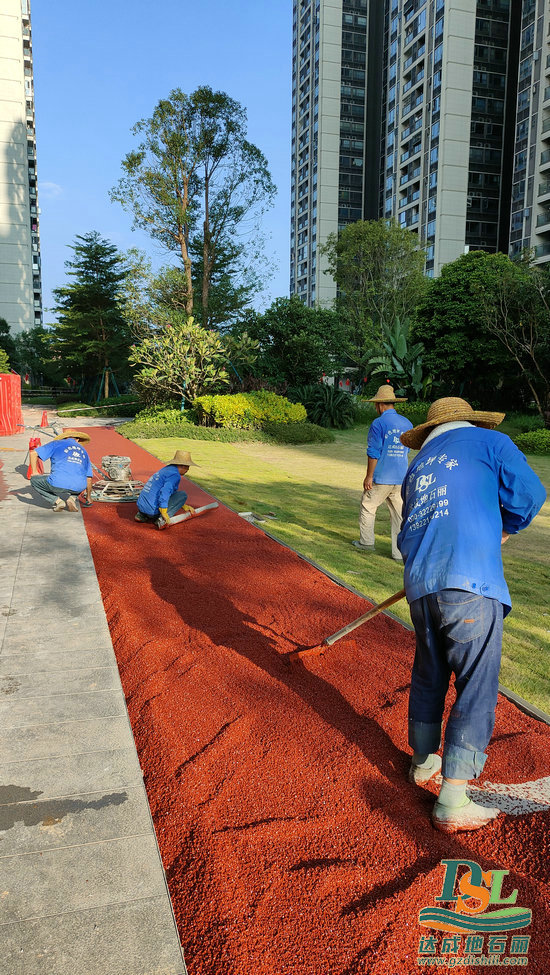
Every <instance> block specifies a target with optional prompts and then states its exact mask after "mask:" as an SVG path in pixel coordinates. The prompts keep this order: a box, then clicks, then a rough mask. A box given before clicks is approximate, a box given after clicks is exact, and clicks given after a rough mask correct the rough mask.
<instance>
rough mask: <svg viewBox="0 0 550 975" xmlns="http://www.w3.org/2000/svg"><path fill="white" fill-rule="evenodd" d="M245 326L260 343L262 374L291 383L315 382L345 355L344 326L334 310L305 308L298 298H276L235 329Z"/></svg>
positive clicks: (271, 379)
mask: <svg viewBox="0 0 550 975" xmlns="http://www.w3.org/2000/svg"><path fill="white" fill-rule="evenodd" d="M242 330H246V332H247V333H248V335H249V336H250V337H251V338H253V339H256V340H257V341H258V342H259V344H260V355H259V359H258V363H257V367H258V369H259V370H260V371H261V373H262V375H263V376H264V377H265V378H266V379H268V380H270V381H271V382H273V383H275V384H277V383H281V382H287V383H289V384H290V385H292V386H296V385H306V384H308V383H315V382H318V381H319V380H320V378H321V376H322V374H323V373H324V372H325V373H328V372H330V373H332V372H334V371H335V369H337V368H338V367H339V366H340V365H341V364H342V362H343V361H344V359H345V357H346V348H347V337H348V335H347V327H346V325H345V323H343V322H342V320H341V319H340V318H339V316H338V315H337V314H336V313H335V312H334V311H330V310H327V309H320V308H308V307H307V306H306V305H304V303H303V302H302V301H301V299H300V298H298V296H297V295H292V296H291V297H290V298H277V299H276V300H275V301H274V302H273V303H272V304H271V305H270V307H269V308H267V309H266V311H265V312H264V313H263V314H262V315H260V314H257V313H256V312H250V313H249V314H248V315H247V316H245V317H243V319H242V321H241V323H240V325H238V326H237V328H236V331H237V332H239V331H242Z"/></svg>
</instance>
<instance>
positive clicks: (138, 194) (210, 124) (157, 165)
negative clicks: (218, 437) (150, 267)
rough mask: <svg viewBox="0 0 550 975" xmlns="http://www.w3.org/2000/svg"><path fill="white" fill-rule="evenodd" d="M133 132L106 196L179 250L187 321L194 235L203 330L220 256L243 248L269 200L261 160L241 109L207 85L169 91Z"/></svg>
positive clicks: (190, 310)
mask: <svg viewBox="0 0 550 975" xmlns="http://www.w3.org/2000/svg"><path fill="white" fill-rule="evenodd" d="M133 132H134V134H135V135H140V136H141V137H142V141H141V143H140V145H139V146H138V148H137V149H136V150H135V151H133V152H130V153H128V155H127V156H126V157H125V158H124V159H123V161H122V168H123V171H124V175H123V177H122V178H121V179H120V181H119V182H118V184H117V186H116V187H114V188H113V190H112V191H111V198H112V199H113V200H116V201H118V202H119V203H121V205H122V206H123V207H124V208H125V209H127V210H129V211H130V212H132V213H133V216H134V226H136V227H140V228H142V229H144V230H146V231H147V232H148V233H150V234H151V236H152V237H154V238H156V239H157V240H159V241H161V242H162V243H163V244H164V245H165V246H166V247H167V248H169V249H170V250H176V251H177V252H178V253H179V255H180V257H181V260H182V263H183V269H184V274H185V285H186V305H185V311H186V314H187V315H188V316H190V315H192V314H193V309H194V303H195V295H194V282H193V255H192V240H193V239H194V238H196V237H197V235H198V236H199V237H200V241H201V244H200V250H201V257H202V275H201V283H200V297H199V299H198V303H200V306H201V316H200V317H201V321H202V324H203V325H204V326H206V327H208V326H209V324H210V321H209V300H210V288H211V284H212V280H213V276H214V274H215V271H216V269H217V268H218V269H219V267H220V265H219V258H220V254H221V253H222V252H223V249H224V248H227V247H228V246H229V245H230V244H231V246H232V247H237V248H239V249H240V250H241V251H243V250H244V249H245V246H246V239H247V237H248V238H251V237H252V235H253V232H254V225H255V219H254V218H256V219H257V218H258V217H259V214H260V213H261V212H262V211H263V209H264V208H265V207H266V206H268V205H270V204H271V202H272V199H273V197H274V195H275V187H274V184H273V182H272V180H271V176H270V174H269V170H268V166H267V161H266V159H265V157H264V155H263V154H262V153H261V152H260V150H259V149H258V148H257V147H256V146H254V145H253V144H252V143H250V142H249V141H248V140H247V138H246V112H245V110H244V109H243V108H242V107H241V106H240V105H239V103H238V102H236V101H234V100H233V99H232V98H229V96H228V95H226V94H225V93H224V92H220V91H217V92H215V91H212V89H211V88H209V87H208V86H201V87H199V88H197V90H196V91H195V92H193V93H192V94H191V95H186V94H184V93H183V92H182V91H181V90H180V89H175V90H174V91H172V92H171V93H170V97H169V99H164V100H162V101H160V102H159V103H158V105H157V107H156V109H155V111H154V112H153V115H152V116H151V118H150V119H142V120H141V121H140V122H138V123H137V124H136V125H135V126H134V129H133Z"/></svg>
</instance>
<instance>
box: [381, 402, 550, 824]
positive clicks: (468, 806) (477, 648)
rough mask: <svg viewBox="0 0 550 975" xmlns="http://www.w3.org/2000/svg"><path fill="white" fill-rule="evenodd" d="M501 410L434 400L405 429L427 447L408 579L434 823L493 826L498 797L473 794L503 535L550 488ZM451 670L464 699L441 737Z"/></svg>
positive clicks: (413, 504)
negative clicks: (506, 427)
mask: <svg viewBox="0 0 550 975" xmlns="http://www.w3.org/2000/svg"><path fill="white" fill-rule="evenodd" d="M503 419H504V414H503V413H493V412H490V411H485V410H473V409H472V407H471V406H470V405H469V403H467V402H466V401H465V400H463V399H460V398H458V397H447V398H445V399H440V400H436V402H435V403H432V405H431V406H430V409H429V411H428V416H427V420H426V422H425V423H421V424H420V425H419V426H416V427H414V428H413V429H412V430H409V431H408V432H406V433H404V434H402V441H403V443H404V444H405V446H406V447H411V448H412V449H413V450H418V451H419V453H418V454H417V455H416V457H415V458H414V460H413V461H412V463H411V465H410V467H409V469H408V471H407V474H406V477H405V480H404V482H403V527H402V529H401V532H400V534H399V539H398V542H399V548H400V550H401V552H402V554H403V558H404V561H405V591H406V594H407V599H408V601H409V604H410V612H411V618H412V621H413V624H414V629H415V633H416V654H415V659H414V664H413V671H412V679H411V690H410V697H409V745H410V746H411V748H412V749H413V758H412V764H411V768H410V772H409V778H410V779H411V781H413V782H416V783H417V784H420V783H422V782H426V781H428V780H429V779H430V778H432V777H433V776H434V775H436V774H437V773H438V772H439V770H440V769H441V766H442V772H443V783H442V786H441V791H440V793H439V796H438V799H437V801H436V803H435V805H434V808H433V812H432V820H433V823H434V825H435V826H436V827H437V828H438V829H440V830H443V831H444V832H448V833H455V832H458V831H462V830H474V829H479V828H481V827H483V826H486V825H487V824H488V823H490V822H491V820H493V819H495V818H496V817H497V816H498V814H499V809H498V808H497V807H491V808H489V807H487V806H483V805H481V804H479V803H475V802H473V801H472V800H471V799H470V798H469V797H468V796H467V794H466V786H467V784H468V782H469V781H470V780H471V779H477V778H478V777H479V775H480V774H481V772H482V770H483V766H484V765H485V761H486V758H487V755H486V748H487V746H488V744H489V741H490V739H491V735H492V732H493V726H494V720H495V707H496V703H497V694H498V675H499V669H500V655H501V646H502V621H503V617H504V616H506V614H507V613H508V612H509V611H510V608H511V601H510V594H509V592H508V588H507V585H506V582H505V579H504V573H503V566H502V555H501V546H502V543H503V542H505V541H507V540H508V537H509V536H510V535H514V534H516V533H517V532H518V531H520V530H521V529H522V528H526V527H527V525H529V523H530V522H531V520H532V519H533V518H534V517H535V515H536V514H537V512H538V511H539V509H540V508H541V506H542V504H543V502H544V498H545V495H546V492H545V490H544V487H543V485H542V483H541V482H540V480H539V478H538V477H537V475H536V474H535V473H534V471H533V470H531V468H530V467H529V465H528V463H527V461H526V459H525V457H524V455H523V454H522V453H521V452H520V451H519V450H518V448H517V447H516V446H515V444H514V443H513V442H512V441H511V440H510V438H509V437H507V436H505V435H504V434H502V433H500V432H497V431H495V430H494V429H493V428H494V427H495V426H497V425H498V424H499V423H501V422H502V420H503ZM451 674H454V676H455V691H456V699H455V701H454V704H453V706H452V708H451V712H450V715H449V719H448V721H447V726H446V730H445V746H444V749H443V762H441V759H440V758H439V756H438V755H436V754H435V753H436V752H437V750H438V748H439V746H440V742H441V730H442V718H443V711H444V706H445V697H446V694H447V690H448V687H449V680H450V677H451Z"/></svg>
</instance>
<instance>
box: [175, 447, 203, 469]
mask: <svg viewBox="0 0 550 975" xmlns="http://www.w3.org/2000/svg"><path fill="white" fill-rule="evenodd" d="M168 463H169V464H175V465H176V467H178V466H180V467H198V466H199V465H198V464H195V461H194V460H191V454H190V453H189V451H188V450H176V453H175V454H174V456H173V457H172V460H169V461H168Z"/></svg>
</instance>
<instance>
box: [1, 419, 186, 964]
mask: <svg viewBox="0 0 550 975" xmlns="http://www.w3.org/2000/svg"><path fill="white" fill-rule="evenodd" d="M38 413H39V415H40V412H39V411H38ZM31 422H34V420H33V421H31ZM86 422H87V421H86ZM75 425H82V423H80V424H75ZM30 435H31V434H30V433H29V432H27V433H26V434H25V435H17V436H14V437H1V438H0V462H1V463H2V465H3V468H2V474H3V477H4V480H5V482H6V483H7V485H8V487H9V488H10V489H11V490H21V493H20V494H19V495H18V496H14V495H9V496H8V498H7V499H6V500H5V501H3V502H0V875H1V877H2V881H1V887H0V890H1V895H2V896H0V958H1V962H0V970H1V971H2V972H6V973H7V975H8V973H9V975H92V973H93V975H185V971H186V969H185V963H184V961H183V956H182V953H181V948H180V944H179V939H178V935H177V930H176V926H175V922H174V917H173V913H172V907H171V904H170V899H169V895H168V890H167V887H166V882H165V877H164V871H163V869H162V863H161V860H160V855H159V851H158V847H157V843H156V838H155V834H154V830H153V826H152V822H151V816H150V812H149V806H148V803H147V797H146V794H145V790H144V787H143V779H142V775H141V769H140V767H139V761H138V758H137V754H136V750H135V746H134V740H133V736H132V732H131V729H130V724H129V721H128V715H127V712H126V705H125V701H124V695H123V693H122V688H121V685H120V678H119V674H118V669H117V666H116V660H115V656H114V652H113V648H112V644H111V640H110V637H109V629H108V626H107V621H106V619H105V614H104V611H103V605H102V602H101V596H100V592H99V587H98V584H97V579H96V575H95V570H94V566H93V561H92V557H91V553H90V549H89V546H88V539H87V536H86V532H85V529H84V524H83V521H82V517H81V515H80V514H70V513H69V512H61V513H59V514H54V513H53V512H52V511H50V510H49V509H48V508H46V507H45V506H43V503H42V502H38V500H37V499H35V498H34V497H33V496H32V495H31V494H30V492H29V488H28V481H26V480H25V478H24V476H23V474H22V471H23V470H26V463H25V458H26V449H27V446H28V440H29V436H30ZM44 440H46V437H44ZM5 447H12V448H13V447H15V448H17V450H16V451H13V450H10V451H7V450H3V449H2V448H5ZM16 468H19V470H17V469H16Z"/></svg>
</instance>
